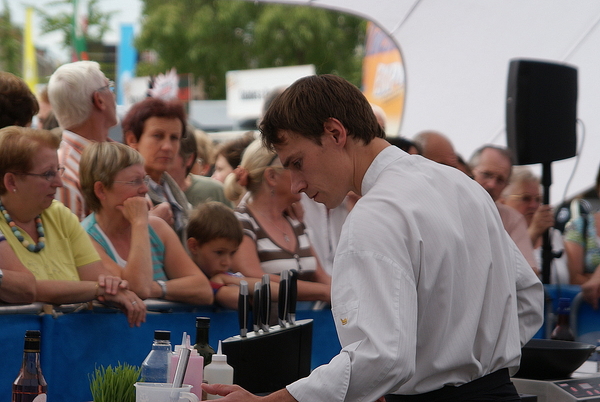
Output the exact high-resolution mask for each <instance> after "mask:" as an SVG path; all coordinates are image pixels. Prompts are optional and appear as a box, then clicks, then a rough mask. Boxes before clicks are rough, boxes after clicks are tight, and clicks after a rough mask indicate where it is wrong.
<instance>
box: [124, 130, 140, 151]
mask: <svg viewBox="0 0 600 402" xmlns="http://www.w3.org/2000/svg"><path fill="white" fill-rule="evenodd" d="M137 142H138V141H137V138H135V134H133V132H132V131H127V132H126V133H125V144H127V145H129V146H130V147H131V148H133V149H135V150H137Z"/></svg>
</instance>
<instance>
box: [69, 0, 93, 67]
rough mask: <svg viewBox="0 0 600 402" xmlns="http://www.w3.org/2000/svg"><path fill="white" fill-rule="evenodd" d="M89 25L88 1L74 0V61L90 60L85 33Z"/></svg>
mask: <svg viewBox="0 0 600 402" xmlns="http://www.w3.org/2000/svg"><path fill="white" fill-rule="evenodd" d="M87 26H88V1H87V0H73V31H72V32H73V34H72V41H73V61H78V60H89V57H88V54H87V44H86V41H85V35H86V33H87Z"/></svg>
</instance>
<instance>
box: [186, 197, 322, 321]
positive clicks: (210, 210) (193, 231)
mask: <svg viewBox="0 0 600 402" xmlns="http://www.w3.org/2000/svg"><path fill="white" fill-rule="evenodd" d="M187 235H188V239H187V246H188V250H189V252H190V256H191V257H192V260H193V261H194V262H195V263H196V265H198V267H200V269H201V270H202V272H204V274H205V275H206V276H207V277H208V279H210V284H211V286H212V288H213V291H214V293H215V302H216V303H218V304H220V305H221V306H223V307H227V308H231V309H234V310H236V309H237V303H238V296H239V285H240V281H241V280H245V281H246V282H248V289H249V290H250V291H251V290H252V289H254V284H255V283H257V282H260V281H261V278H249V277H244V276H242V275H241V274H239V273H234V272H231V271H229V268H230V266H231V259H232V258H233V255H234V254H235V252H236V251H237V249H238V248H239V246H240V244H241V243H242V239H243V237H244V232H243V229H242V224H241V223H240V221H238V219H237V218H236V217H235V214H234V213H233V210H231V209H230V208H229V207H227V206H225V205H224V204H222V203H220V202H216V201H210V202H207V203H205V204H200V205H198V207H196V209H194V211H193V212H192V214H191V217H190V222H189V224H188V229H187ZM278 282H279V280H278V279H277V277H274V275H271V298H272V300H277V298H278V294H279V283H278ZM312 285H313V286H312V287H311V286H308V284H307V282H306V281H298V300H299V301H304V300H306V301H314V300H322V299H323V293H326V294H327V295H328V294H329V285H323V288H322V289H319V290H318V292H315V290H314V284H312ZM319 292H320V293H319ZM271 311H277V310H276V309H273V308H272V309H271Z"/></svg>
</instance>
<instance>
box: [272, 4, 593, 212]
mask: <svg viewBox="0 0 600 402" xmlns="http://www.w3.org/2000/svg"><path fill="white" fill-rule="evenodd" d="M261 1H273V0H261ZM273 2H278V3H287V4H297V5H310V6H316V7H323V8H330V9H334V10H339V11H344V12H348V13H352V14H355V15H358V16H360V17H363V18H367V19H370V20H371V21H373V22H375V23H377V24H378V25H379V26H380V27H381V28H382V29H383V30H384V31H386V32H387V33H388V34H389V35H390V36H392V37H393V38H394V39H395V41H396V42H397V44H398V46H399V48H400V51H401V53H402V57H403V60H404V66H405V69H406V102H405V110H404V118H403V123H402V126H401V129H400V134H401V135H403V136H405V137H408V138H412V137H413V136H414V135H415V134H416V133H417V132H418V131H421V130H425V129H433V130H437V131H440V132H442V133H444V134H446V135H447V136H448V137H450V139H451V140H452V142H453V143H454V145H455V148H456V151H457V152H458V153H459V154H461V155H462V156H463V157H464V158H467V159H468V158H469V157H470V156H471V154H472V152H473V151H474V150H475V149H476V148H478V147H479V146H481V145H483V144H485V143H494V144H499V145H506V134H505V98H506V86H507V79H508V65H509V61H510V60H511V59H537V60H545V61H551V62H558V63H563V62H564V63H567V64H569V65H572V66H575V67H577V69H578V81H579V97H578V106H577V109H578V113H577V115H578V118H579V119H580V120H581V121H582V123H583V125H578V130H577V131H578V144H580V143H581V140H582V137H583V131H584V130H583V128H582V127H583V126H585V132H586V134H585V144H584V146H583V148H582V152H581V154H580V156H579V163H578V166H577V169H576V171H575V174H574V178H573V180H572V182H571V184H570V185H569V187H568V192H567V196H572V195H575V194H577V193H580V192H581V191H583V190H586V189H588V188H589V187H591V186H593V185H594V182H595V177H596V173H597V171H598V165H599V164H600V136H599V135H598V132H599V131H600V24H599V22H600V1H597V0H577V1H572V0H485V1H482V0H372V1H364V0H312V1H287V0H275V1H273ZM578 146H579V145H578ZM576 159H577V158H570V159H567V160H563V161H557V162H554V163H553V164H552V176H553V185H552V187H551V193H550V200H551V203H553V204H557V203H560V202H561V201H562V199H563V193H564V192H565V188H566V186H567V182H568V180H569V177H570V175H571V173H572V172H573V170H574V169H575V167H576V165H577V164H576ZM533 168H534V170H535V171H536V172H537V173H540V172H541V168H540V166H539V165H534V166H533Z"/></svg>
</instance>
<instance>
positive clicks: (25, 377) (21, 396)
mask: <svg viewBox="0 0 600 402" xmlns="http://www.w3.org/2000/svg"><path fill="white" fill-rule="evenodd" d="M47 389H48V384H47V383H46V379H45V378H44V375H43V374H42V368H41V366H40V331H37V330H33V331H32V330H30V331H26V332H25V346H24V348H23V364H22V365H21V370H20V371H19V375H18V376H17V378H16V379H15V381H14V382H13V386H12V402H34V401H35V402H38V401H40V402H41V401H46V392H47Z"/></svg>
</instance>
